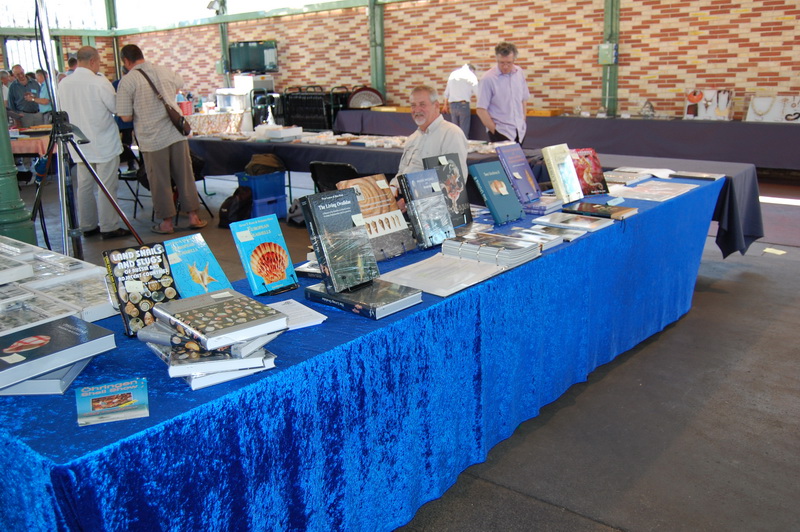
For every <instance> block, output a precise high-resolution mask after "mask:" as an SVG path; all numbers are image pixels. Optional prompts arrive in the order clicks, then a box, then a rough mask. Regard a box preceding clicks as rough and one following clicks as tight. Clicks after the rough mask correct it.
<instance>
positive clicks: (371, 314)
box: [305, 290, 378, 320]
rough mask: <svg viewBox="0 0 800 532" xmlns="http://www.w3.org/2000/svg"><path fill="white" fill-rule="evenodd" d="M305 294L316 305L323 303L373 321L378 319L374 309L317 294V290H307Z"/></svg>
mask: <svg viewBox="0 0 800 532" xmlns="http://www.w3.org/2000/svg"><path fill="white" fill-rule="evenodd" d="M305 294H306V299H308V300H309V301H313V302H315V303H322V304H323V305H329V306H331V307H336V308H338V309H341V310H347V311H350V312H353V313H354V314H358V315H360V316H364V317H367V318H371V319H373V320H376V319H378V317H377V311H376V309H375V308H373V307H369V306H365V305H361V304H359V305H355V304H353V303H348V302H345V301H339V300H338V299H334V298H332V297H329V296H327V295H325V294H321V293H320V292H317V291H315V290H305Z"/></svg>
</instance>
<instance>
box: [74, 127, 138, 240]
mask: <svg viewBox="0 0 800 532" xmlns="http://www.w3.org/2000/svg"><path fill="white" fill-rule="evenodd" d="M67 142H69V145H70V146H71V147H72V149H73V150H74V151H75V153H77V154H78V157H79V158H80V159H81V161H83V164H85V165H86V169H87V170H89V173H90V174H92V177H93V178H94V181H95V183H97V186H98V187H99V188H100V190H101V191H102V192H103V194H105V196H106V199H108V201H109V203H111V206H112V207H114V210H115V211H117V214H118V215H119V217H120V219H121V220H122V221H123V223H124V224H125V225H126V226H127V227H128V229H129V230H130V232H131V234H132V235H133V237H134V238H135V239H136V241H137V242H138V243H139V245H140V246H142V245H144V242H143V241H142V238H141V237H140V236H139V233H137V232H136V229H134V228H133V226H132V225H131V222H130V221H129V220H128V217H127V216H125V213H124V212H122V209H121V208H120V206H119V203H117V201H116V200H115V199H114V197H113V196H112V195H111V192H109V191H108V189H107V188H106V185H105V183H103V181H102V180H101V179H100V176H98V175H97V172H95V171H94V168H92V165H91V164H90V163H89V161H87V160H86V156H85V155H84V154H83V152H82V151H81V149H80V148H79V147H78V143H77V142H75V139H73V138H69V139H67Z"/></svg>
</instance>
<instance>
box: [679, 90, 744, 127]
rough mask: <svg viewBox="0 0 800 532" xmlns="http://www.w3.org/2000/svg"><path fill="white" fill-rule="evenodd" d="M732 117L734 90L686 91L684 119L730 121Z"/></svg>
mask: <svg viewBox="0 0 800 532" xmlns="http://www.w3.org/2000/svg"><path fill="white" fill-rule="evenodd" d="M732 116H733V91H732V90H730V89H692V90H687V91H686V93H685V98H684V110H683V118H684V119H688V120H730V119H731V117H732Z"/></svg>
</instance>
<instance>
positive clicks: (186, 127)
mask: <svg viewBox="0 0 800 532" xmlns="http://www.w3.org/2000/svg"><path fill="white" fill-rule="evenodd" d="M136 70H137V71H139V72H140V73H141V74H142V76H144V79H146V80H147V83H149V84H150V86H151V87H152V88H153V92H155V93H156V96H157V97H158V99H159V100H161V103H163V104H164V108H165V109H166V110H167V115H168V116H169V119H170V120H171V121H172V124H173V125H174V126H175V129H177V130H178V132H179V133H180V134H181V135H183V136H187V135H188V134H189V133H191V132H192V126H191V124H189V122H188V121H187V120H186V118H185V117H184V116H183V114H182V113H181V112H180V111H178V110H177V109H175V108H174V107H172V106H171V105H170V104H168V103H167V102H166V100H164V97H163V96H161V93H160V92H158V89H157V88H156V85H155V83H153V80H151V79H150V76H148V75H147V73H146V72H145V71H144V70H142V69H141V68H137V69H136Z"/></svg>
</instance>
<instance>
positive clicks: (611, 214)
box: [562, 201, 639, 220]
mask: <svg viewBox="0 0 800 532" xmlns="http://www.w3.org/2000/svg"><path fill="white" fill-rule="evenodd" d="M562 210H563V212H569V213H572V214H583V215H586V216H599V217H600V218H611V219H612V220H624V219H625V218H628V217H629V216H633V215H634V214H636V213H638V212H639V209H638V208H636V207H623V206H621V205H605V204H602V203H589V202H585V201H580V202H578V203H570V204H569V205H564V208H563V209H562Z"/></svg>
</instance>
